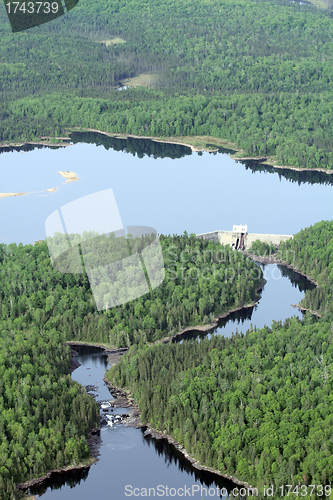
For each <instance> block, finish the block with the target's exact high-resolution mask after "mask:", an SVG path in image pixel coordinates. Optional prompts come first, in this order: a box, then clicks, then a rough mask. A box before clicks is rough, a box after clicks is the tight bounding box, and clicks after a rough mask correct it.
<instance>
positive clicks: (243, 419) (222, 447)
mask: <svg viewBox="0 0 333 500" xmlns="http://www.w3.org/2000/svg"><path fill="white" fill-rule="evenodd" d="M332 232H333V222H321V223H318V224H316V225H315V226H313V227H310V228H307V229H305V230H304V231H301V232H300V233H298V234H297V235H296V236H295V237H294V239H293V240H292V241H289V242H287V243H286V244H285V248H284V252H285V256H287V255H289V254H291V253H292V251H294V252H295V253H294V261H293V262H294V264H295V265H296V267H298V268H300V269H301V270H303V271H306V272H308V273H309V274H310V275H311V276H312V277H313V278H315V279H317V280H318V282H319V283H320V285H319V287H318V288H319V290H321V294H322V297H323V300H322V301H321V302H320V304H319V306H321V307H322V308H323V309H324V312H323V316H324V317H322V319H321V320H318V321H316V320H315V319H314V318H313V316H311V315H309V316H306V317H305V319H303V320H302V321H300V320H298V319H296V318H292V319H288V320H286V321H285V323H284V324H282V323H281V322H273V325H272V327H271V328H268V327H265V328H263V329H260V330H256V329H255V330H254V331H253V330H252V329H251V330H249V331H247V332H246V334H245V335H243V334H242V335H239V334H237V333H236V335H233V336H232V338H230V339H227V338H224V337H222V336H214V337H212V338H211V339H210V340H200V342H198V341H184V342H183V343H182V344H168V345H166V346H165V345H157V346H150V347H148V346H145V347H143V348H142V349H138V347H137V346H133V347H132V348H131V349H130V351H129V353H128V354H127V355H125V356H124V357H123V358H122V360H121V361H120V362H119V364H117V365H115V366H114V367H112V368H111V370H110V371H109V372H108V375H107V377H108V378H109V380H111V381H112V382H114V383H115V384H116V385H119V386H125V387H127V388H128V389H130V391H131V392H132V394H133V395H134V397H135V399H136V401H137V402H138V404H139V407H140V408H141V410H142V420H143V421H144V422H149V423H150V424H151V425H152V426H153V427H155V428H157V429H159V430H161V431H164V432H167V433H168V434H171V435H172V436H173V437H174V438H175V439H176V440H177V441H179V442H180V443H182V444H183V445H184V446H185V447H186V449H187V451H188V452H189V453H190V454H191V455H193V456H194V457H195V458H197V459H198V460H199V461H200V462H201V463H202V464H204V465H207V466H210V467H213V468H214V469H218V470H219V471H221V472H222V473H226V474H228V475H233V476H236V477H237V478H238V479H240V480H243V481H246V482H248V483H250V484H251V485H252V486H256V487H258V488H260V490H261V493H262V488H263V486H264V485H265V484H266V485H267V484H274V485H275V486H276V487H279V486H281V485H282V484H293V485H297V484H322V485H325V484H328V482H329V481H330V480H331V478H332V475H333V460H332V453H333V445H332V439H331V428H332V414H333V406H332V405H333V403H332V402H333V377H332V370H333V347H332V339H333V323H332V318H333V301H332V277H331V274H332V266H333V253H332V241H333V240H332ZM288 251H289V253H288V254H287V252H288ZM305 255H306V256H307V257H306V258H305ZM316 293H317V292H316ZM325 312H326V315H325Z"/></svg>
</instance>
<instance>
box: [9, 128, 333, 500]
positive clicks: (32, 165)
mask: <svg viewBox="0 0 333 500" xmlns="http://www.w3.org/2000/svg"><path fill="white" fill-rule="evenodd" d="M83 140H84V141H85V142H81V141H83ZM29 149H30V150H29ZM22 153H24V154H22ZM226 153H227V152H225V151H220V152H219V153H216V154H209V153H203V154H191V151H190V149H189V148H187V147H184V146H175V145H167V144H160V145H158V144H156V143H153V142H152V141H147V140H145V141H143V140H142V141H135V140H128V141H124V140H115V139H107V138H105V137H104V136H101V135H96V134H85V135H84V136H77V135H76V136H73V144H72V145H71V146H68V147H66V148H62V149H47V148H29V147H26V148H25V151H18V150H15V149H12V150H7V151H6V152H4V153H3V154H1V155H0V174H1V176H2V185H1V191H2V192H8V193H13V192H25V193H27V194H25V195H22V196H19V197H7V198H3V199H1V200H0V211H3V216H2V220H3V221H4V222H3V227H2V237H1V240H2V241H3V242H5V243H11V242H17V243H19V242H23V243H32V242H33V241H36V240H38V239H44V238H45V229H44V223H45V219H46V217H47V216H48V215H49V214H50V213H51V212H52V211H53V210H55V209H56V208H58V207H60V206H61V205H63V204H65V203H68V202H70V201H73V200H75V199H77V198H79V197H81V196H85V195H86V194H91V193H93V192H97V191H98V190H102V189H105V188H106V187H112V188H113V190H114V194H115V197H116V200H117V203H118V207H119V211H120V213H121V216H122V218H123V222H124V225H127V224H133V225H135V224H137V225H147V226H151V227H155V228H156V229H157V231H158V232H160V233H164V234H169V233H182V232H183V231H184V230H187V231H188V232H189V233H190V232H195V233H197V234H198V233H201V232H206V231H210V230H216V229H231V227H232V224H234V223H240V222H242V223H247V224H248V227H249V232H257V233H260V232H261V233H280V234H293V233H295V232H297V231H299V230H300V229H301V228H303V227H306V226H308V225H311V224H314V223H315V222H317V221H319V220H323V219H332V218H333V217H332V215H333V214H332V211H333V205H332V187H331V186H332V182H333V178H332V177H333V176H325V175H324V174H318V173H314V174H313V175H312V174H311V173H306V174H304V173H298V172H294V171H293V172H289V171H285V170H279V171H277V170H275V169H272V168H270V169H264V168H263V167H262V166H261V165H258V164H256V163H255V162H248V163H247V164H242V163H239V162H235V161H234V160H232V159H231V158H230V157H229V156H228V155H227V154H226ZM58 170H62V171H64V170H70V171H74V172H75V173H76V174H77V176H78V177H79V178H80V180H79V181H77V182H73V183H63V179H60V178H59V174H57V172H58ZM54 187H55V188H56V189H55V190H54V191H52V192H51V191H45V189H50V188H54ZM4 213H6V217H4ZM264 274H265V278H266V280H267V283H266V285H265V287H264V289H263V290H262V292H261V299H260V301H259V303H258V304H257V305H256V306H255V307H254V308H252V309H248V310H246V311H241V312H238V313H235V314H232V315H231V317H229V318H228V319H227V320H224V321H223V322H221V323H220V324H219V326H218V327H217V328H215V330H214V331H213V332H210V334H209V335H213V334H214V335H219V334H220V335H226V336H230V335H231V334H232V333H233V332H235V331H236V329H237V330H238V331H239V332H240V331H243V332H245V331H246V330H247V329H248V328H250V327H251V326H252V327H253V328H254V327H255V326H256V327H257V328H260V327H262V326H264V325H270V324H271V323H272V321H273V320H276V321H279V320H281V321H284V319H286V318H288V317H290V316H294V315H296V316H298V317H301V313H299V312H298V311H297V310H296V309H294V308H292V307H291V304H297V303H298V302H299V301H300V300H301V298H302V297H303V295H304V290H306V289H307V288H309V287H311V286H312V285H311V284H310V283H309V282H308V281H307V280H306V279H304V278H302V277H300V276H299V275H297V274H295V273H294V272H292V271H290V270H289V269H286V268H284V267H283V266H277V265H275V264H270V265H267V266H265V267H264ZM201 335H203V334H200V336H201ZM189 336H190V334H189ZM195 336H198V334H197V333H196V334H195ZM78 359H79V361H80V363H81V366H80V367H79V368H77V369H76V370H75V371H74V372H73V374H72V377H73V379H75V380H77V381H78V382H80V383H81V384H83V385H85V386H88V385H90V386H96V387H97V389H96V391H95V397H96V399H97V400H99V401H100V400H105V399H111V398H110V393H109V391H108V389H107V387H106V386H105V384H104V382H103V377H104V373H105V370H107V368H108V364H107V358H106V355H105V354H104V353H103V351H101V350H100V349H96V348H89V349H88V350H85V349H82V350H80V353H79V357H78ZM124 411H126V410H124ZM117 412H118V413H121V410H117ZM99 453H100V455H99V460H98V461H97V462H96V463H95V464H94V465H92V466H91V468H90V469H89V470H84V471H79V472H75V473H74V472H72V473H68V474H67V475H61V476H59V475H58V476H57V477H52V478H51V480H50V481H49V482H48V483H45V484H44V485H43V487H42V488H39V489H38V490H31V493H33V494H35V495H36V496H37V497H41V498H43V499H52V500H57V499H62V500H64V499H65V500H67V499H68V500H76V499H80V500H85V499H87V500H88V499H89V500H90V499H92V498H94V497H95V496H96V497H99V498H107V499H111V498H112V499H117V500H121V499H123V498H124V499H125V498H128V496H129V495H128V494H127V495H126V494H125V491H126V490H125V488H126V485H127V486H128V490H127V491H130V487H133V488H134V487H135V488H144V487H146V488H155V489H157V487H158V485H160V486H162V487H163V488H164V490H163V491H164V492H166V489H165V488H166V487H168V488H175V489H178V488H184V487H187V488H190V489H191V492H193V493H194V494H193V495H191V497H192V498H198V499H200V498H204V497H205V496H206V494H205V490H204V489H203V490H202V491H201V488H207V491H208V488H211V490H210V491H211V492H212V491H213V490H212V488H216V487H218V488H220V489H222V488H223V487H224V488H226V490H227V491H230V490H231V489H232V488H233V486H234V485H233V483H231V482H230V481H227V480H224V479H223V478H221V477H218V476H215V475H214V474H211V473H207V472H203V471H198V470H196V469H195V468H193V467H192V465H191V464H190V463H189V462H188V461H187V460H186V459H185V458H184V457H183V456H182V455H181V454H180V453H179V452H178V451H177V450H175V449H174V448H173V447H172V446H171V445H169V444H168V443H167V442H165V441H164V440H156V439H154V438H151V437H144V435H143V430H140V429H134V428H130V427H125V426H124V425H123V424H118V425H115V426H114V427H113V428H110V427H102V429H101V443H100V447H99ZM192 487H193V488H194V489H192ZM170 491H171V490H170ZM172 491H173V490H172ZM132 496H134V495H132ZM156 496H157V494H156ZM164 496H167V495H166V494H164ZM168 496H172V495H168ZM222 496H223V495H222ZM224 496H227V495H224ZM212 497H213V496H212ZM215 497H216V498H218V496H217V494H216V493H215ZM177 498H178V496H177ZM213 498H214V497H213Z"/></svg>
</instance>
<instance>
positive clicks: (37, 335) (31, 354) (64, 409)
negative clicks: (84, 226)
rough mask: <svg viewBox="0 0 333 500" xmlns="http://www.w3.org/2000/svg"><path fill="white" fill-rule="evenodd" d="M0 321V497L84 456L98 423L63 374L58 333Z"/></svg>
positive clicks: (64, 350)
mask: <svg viewBox="0 0 333 500" xmlns="http://www.w3.org/2000/svg"><path fill="white" fill-rule="evenodd" d="M9 269H10V268H7V270H9ZM11 294H12V295H11V300H12V302H17V299H18V298H16V300H15V298H14V295H13V290H12V291H11ZM18 301H19V299H18ZM0 325H1V347H0V497H1V499H2V500H7V499H12V494H13V493H14V492H15V491H16V488H15V484H16V483H18V482H24V481H28V480H29V479H32V478H35V477H39V476H42V475H43V474H44V473H45V472H47V471H48V470H50V469H53V468H58V467H62V466H72V465H78V464H80V463H81V461H82V460H83V459H85V458H87V457H89V448H88V444H87V439H86V438H87V437H88V432H89V431H90V430H91V429H92V428H93V427H96V426H98V425H99V410H98V407H97V405H96V403H95V401H94V400H93V399H92V398H91V397H90V396H88V395H87V393H86V390H85V389H84V388H83V387H82V386H80V385H79V384H77V383H76V382H74V381H72V379H71V376H70V375H68V370H69V366H70V360H71V354H70V349H69V347H68V346H66V345H65V344H64V337H63V335H62V334H60V333H58V332H57V331H56V330H55V329H51V330H49V331H47V332H45V331H41V329H39V328H36V327H34V326H31V327H30V328H29V329H25V330H24V331H21V329H20V327H19V326H17V322H15V320H14V321H11V320H7V321H6V320H4V319H2V320H1V322H0Z"/></svg>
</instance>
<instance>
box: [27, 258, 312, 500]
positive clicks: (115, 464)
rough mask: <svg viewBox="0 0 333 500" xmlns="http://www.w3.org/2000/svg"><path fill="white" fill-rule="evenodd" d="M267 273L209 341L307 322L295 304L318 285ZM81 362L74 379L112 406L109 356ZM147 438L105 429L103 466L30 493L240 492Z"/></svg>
mask: <svg viewBox="0 0 333 500" xmlns="http://www.w3.org/2000/svg"><path fill="white" fill-rule="evenodd" d="M264 273H265V278H266V280H267V283H266V285H265V287H264V289H263V290H262V293H261V299H260V301H259V303H258V304H257V306H255V307H254V308H252V309H247V310H245V311H240V312H238V313H235V314H232V315H231V317H230V318H229V319H227V320H224V321H223V322H221V323H220V324H219V326H218V327H217V328H216V329H215V330H214V332H211V333H210V334H209V335H212V334H215V335H218V334H219V335H225V336H230V335H232V333H235V332H236V329H237V330H238V331H239V332H241V331H242V332H245V331H246V330H247V329H249V328H250V327H251V326H252V328H255V327H257V328H261V327H263V326H264V325H267V326H269V325H271V323H272V321H273V320H276V321H284V320H285V319H286V318H289V317H291V316H298V317H301V316H302V314H301V313H300V312H298V311H297V310H296V309H294V308H292V307H291V305H290V304H292V303H293V304H297V303H298V302H299V301H300V300H301V299H302V297H303V296H304V291H305V290H306V289H309V288H312V286H313V285H311V283H310V282H308V281H307V280H306V279H305V278H303V277H301V276H300V275H298V274H296V273H294V272H293V271H290V270H289V269H287V268H286V267H284V266H277V265H275V264H270V265H267V266H265V267H264ZM195 336H198V334H195ZM202 336H203V334H200V337H202ZM78 361H79V362H80V364H81V366H79V368H77V369H76V370H75V371H74V372H73V374H72V377H73V379H74V380H76V381H77V382H79V383H81V384H82V385H84V386H85V387H87V388H88V390H90V391H92V392H93V393H94V396H95V398H96V400H97V401H102V400H109V401H110V400H112V396H111V395H110V393H109V390H108V388H107V386H106V385H105V383H104V382H103V377H104V374H105V371H106V370H107V369H108V368H109V365H108V362H107V356H106V355H105V354H104V352H103V351H102V350H101V349H99V348H90V347H84V348H80V351H79V356H78ZM114 411H115V412H116V413H119V414H120V413H124V412H126V411H127V410H126V409H119V408H117V409H116V410H114ZM143 432H144V430H142V429H134V428H131V427H126V426H125V425H124V424H122V423H120V424H116V425H114V426H113V427H112V428H111V427H109V426H103V427H102V428H101V436H100V441H101V442H100V447H99V453H100V455H99V460H98V462H96V463H95V464H94V465H92V466H91V468H90V469H89V470H84V471H79V472H78V471H76V472H75V473H67V474H62V475H57V476H53V477H52V478H51V479H50V480H49V481H48V482H47V483H45V484H44V485H43V486H42V487H40V488H38V489H31V491H30V493H32V494H34V495H36V496H37V497H38V498H43V499H44V500H48V499H50V500H58V499H59V500H91V499H92V498H95V497H97V498H103V499H117V500H121V499H125V498H128V497H129V496H130V495H129V492H130V491H133V488H140V489H141V488H147V489H148V488H154V489H155V496H158V495H157V491H158V490H157V488H158V487H159V486H160V490H159V491H160V492H163V491H164V493H166V491H167V490H166V487H168V488H175V489H176V490H177V489H178V488H185V487H186V488H189V489H190V491H191V493H192V492H193V495H192V494H191V498H196V499H201V498H204V497H205V496H206V495H205V490H204V488H206V490H207V496H208V489H209V488H210V493H213V489H214V490H215V492H216V493H215V495H214V496H215V498H227V494H225V495H222V497H221V496H220V495H218V494H217V493H218V491H219V490H222V491H228V492H230V491H231V489H232V488H233V487H235V486H236V485H235V484H234V483H232V482H231V481H229V480H226V479H223V478H221V477H220V476H217V475H215V474H212V473H207V472H203V471H199V470H197V469H195V468H194V467H193V466H192V465H191V463H190V462H188V461H187V460H186V459H185V458H184V457H183V455H182V454H181V453H180V452H178V451H177V450H176V449H175V448H174V447H173V446H172V445H170V444H169V443H168V442H166V441H165V440H157V439H154V438H152V437H149V436H147V437H144V435H143ZM126 486H127V493H128V494H127V495H126V490H125V488H126ZM131 488H132V489H131ZM162 488H163V489H162ZM223 488H225V490H223ZM151 493H153V490H151ZM132 496H134V495H132ZM151 496H153V495H152V494H151ZM160 496H161V495H160ZM164 496H167V495H166V494H164ZM169 496H170V495H169ZM214 496H212V498H214Z"/></svg>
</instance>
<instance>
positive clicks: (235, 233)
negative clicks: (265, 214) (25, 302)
mask: <svg viewBox="0 0 333 500" xmlns="http://www.w3.org/2000/svg"><path fill="white" fill-rule="evenodd" d="M196 236H197V238H205V239H206V240H213V241H215V242H218V243H220V244H221V245H230V246H231V248H233V249H235V250H248V249H249V248H250V247H251V245H252V243H254V242H255V241H256V240H259V241H261V242H263V243H268V244H273V245H275V246H279V244H280V243H281V242H282V241H287V240H289V239H290V238H293V235H292V234H260V233H248V232H247V226H246V225H244V226H243V225H239V226H237V225H234V226H233V230H232V231H211V232H209V233H201V234H197V235H196Z"/></svg>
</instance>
